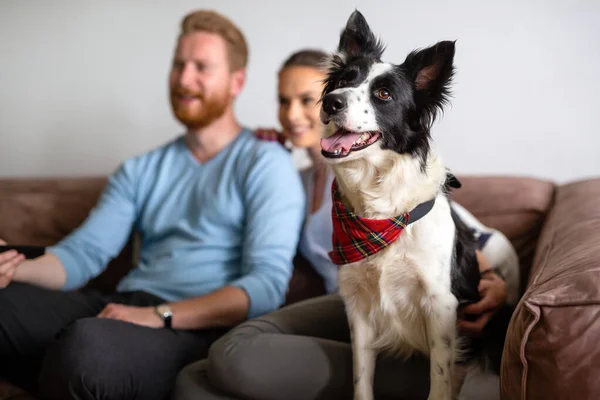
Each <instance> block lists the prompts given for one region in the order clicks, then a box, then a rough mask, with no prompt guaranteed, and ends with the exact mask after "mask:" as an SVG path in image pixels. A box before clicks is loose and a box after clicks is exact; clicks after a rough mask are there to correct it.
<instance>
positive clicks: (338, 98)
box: [323, 93, 347, 115]
mask: <svg viewBox="0 0 600 400" xmlns="http://www.w3.org/2000/svg"><path fill="white" fill-rule="evenodd" d="M346 105H347V103H346V98H345V97H344V95H342V94H339V93H329V94H328V95H326V96H325V97H324V98H323V108H324V109H325V112H326V113H327V114H329V115H335V114H337V113H339V112H340V111H342V110H344V109H345V108H346Z"/></svg>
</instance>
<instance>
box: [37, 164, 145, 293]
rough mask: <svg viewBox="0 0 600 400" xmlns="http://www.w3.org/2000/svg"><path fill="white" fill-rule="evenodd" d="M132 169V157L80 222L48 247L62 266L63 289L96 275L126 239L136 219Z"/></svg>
mask: <svg viewBox="0 0 600 400" xmlns="http://www.w3.org/2000/svg"><path fill="white" fill-rule="evenodd" d="M135 171H136V165H135V161H134V159H132V160H129V161H127V162H125V163H124V164H122V165H121V166H120V167H119V168H118V169H117V171H116V172H115V173H114V174H113V175H111V176H110V178H109V180H108V183H107V185H106V187H105V188H104V190H103V192H102V195H101V196H100V199H99V201H98V203H97V204H96V206H95V207H94V208H93V209H92V211H91V212H90V214H89V216H88V217H87V219H86V220H85V221H84V222H83V223H82V225H81V226H79V227H78V228H77V229H76V230H75V231H73V232H72V233H71V234H69V235H68V236H67V237H65V238H64V239H63V240H62V241H61V242H59V243H57V244H56V245H55V246H52V247H50V248H48V251H49V252H51V253H53V254H54V255H56V256H57V257H58V259H59V260H60V261H61V263H62V265H63V267H64V268H65V271H66V275H67V281H66V283H65V285H64V287H63V290H72V289H77V288H79V287H82V286H84V285H85V284H86V283H87V282H88V281H89V280H90V279H92V278H94V277H96V276H97V275H99V274H100V273H101V272H102V271H104V270H105V269H106V266H107V264H108V262H109V261H110V260H111V259H113V258H114V257H116V256H117V255H118V254H119V252H120V251H121V250H122V248H123V246H124V245H125V243H126V242H127V240H128V238H129V236H130V235H131V231H132V228H133V224H134V222H135V218H136V207H135V193H136V186H135V185H136V178H135Z"/></svg>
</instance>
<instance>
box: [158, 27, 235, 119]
mask: <svg viewBox="0 0 600 400" xmlns="http://www.w3.org/2000/svg"><path fill="white" fill-rule="evenodd" d="M242 84H243V71H236V72H231V71H230V66H229V60H228V54H227V44H226V43H225V40H224V39H223V38H222V37H221V36H219V35H216V34H213V33H207V32H194V33H188V34H186V35H183V36H182V37H181V38H180V39H179V42H178V44H177V49H176V50H175V56H174V58H173V65H172V67H171V74H170V79H169V86H170V92H171V93H170V97H171V106H172V108H173V113H174V114H175V117H176V118H177V119H178V120H179V121H180V122H181V123H183V124H184V125H185V126H186V127H187V128H188V129H199V128H203V127H205V126H207V125H210V124H211V123H212V122H213V121H215V120H216V119H218V118H219V117H221V116H222V115H223V114H224V113H225V111H226V110H227V109H228V108H229V107H230V106H231V105H232V102H233V99H234V98H235V96H236V95H237V94H238V93H239V91H240V90H241V86H242Z"/></svg>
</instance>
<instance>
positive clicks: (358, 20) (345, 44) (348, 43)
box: [338, 10, 385, 60]
mask: <svg viewBox="0 0 600 400" xmlns="http://www.w3.org/2000/svg"><path fill="white" fill-rule="evenodd" d="M384 50H385V46H383V44H382V43H381V42H380V41H379V40H378V39H377V38H376V37H375V35H374V34H373V31H371V28H370V27H369V24H368V23H367V20H366V19H365V17H364V16H363V15H362V14H361V13H360V11H358V10H354V12H353V13H352V14H351V15H350V18H348V22H346V27H345V28H344V30H343V31H342V33H341V35H340V43H339V45H338V52H339V53H341V54H343V55H345V56H346V57H348V58H352V57H356V56H358V55H363V56H367V57H372V58H375V59H378V60H379V59H380V58H381V55H382V54H383V51H384Z"/></svg>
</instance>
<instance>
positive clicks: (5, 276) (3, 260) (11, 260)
mask: <svg viewBox="0 0 600 400" xmlns="http://www.w3.org/2000/svg"><path fill="white" fill-rule="evenodd" d="M0 244H1V245H5V244H6V242H5V241H4V240H2V239H0ZM23 261H25V256H24V255H23V254H19V253H17V252H16V251H15V250H9V251H5V252H3V253H0V289H3V288H5V287H7V286H8V285H9V284H10V282H11V281H12V278H13V276H14V275H15V272H16V271H17V267H18V266H19V265H20V264H21V263H22V262H23Z"/></svg>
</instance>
